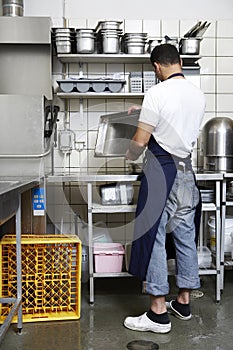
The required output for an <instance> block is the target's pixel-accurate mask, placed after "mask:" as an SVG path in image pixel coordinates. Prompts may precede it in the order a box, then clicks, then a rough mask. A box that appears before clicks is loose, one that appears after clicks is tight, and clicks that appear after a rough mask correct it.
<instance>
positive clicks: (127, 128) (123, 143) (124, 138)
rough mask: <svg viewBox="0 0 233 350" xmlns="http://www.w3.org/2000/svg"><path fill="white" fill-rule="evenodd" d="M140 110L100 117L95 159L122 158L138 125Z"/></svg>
mask: <svg viewBox="0 0 233 350" xmlns="http://www.w3.org/2000/svg"><path fill="white" fill-rule="evenodd" d="M139 113H140V110H136V111H134V112H132V113H131V114H128V113H127V112H121V113H112V114H106V115H102V116H101V117H100V122H99V127H98V134H97V139H96V146H95V157H124V156H125V153H126V151H127V149H128V147H129V143H130V140H131V139H132V137H133V135H134V133H135V131H136V128H137V123H138V117H139Z"/></svg>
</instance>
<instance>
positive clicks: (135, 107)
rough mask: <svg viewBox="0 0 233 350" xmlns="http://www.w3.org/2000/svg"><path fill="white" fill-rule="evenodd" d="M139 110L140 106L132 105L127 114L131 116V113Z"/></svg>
mask: <svg viewBox="0 0 233 350" xmlns="http://www.w3.org/2000/svg"><path fill="white" fill-rule="evenodd" d="M141 108H142V106H138V105H133V106H131V107H129V109H128V114H131V113H132V112H133V111H137V110H139V109H141Z"/></svg>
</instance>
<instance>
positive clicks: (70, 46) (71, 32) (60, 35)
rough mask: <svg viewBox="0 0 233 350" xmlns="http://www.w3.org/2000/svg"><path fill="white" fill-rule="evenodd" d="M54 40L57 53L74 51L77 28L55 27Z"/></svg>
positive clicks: (53, 31)
mask: <svg viewBox="0 0 233 350" xmlns="http://www.w3.org/2000/svg"><path fill="white" fill-rule="evenodd" d="M52 40H53V42H54V47H55V50H56V52H57V53H72V52H74V44H75V29H74V28H53V30H52Z"/></svg>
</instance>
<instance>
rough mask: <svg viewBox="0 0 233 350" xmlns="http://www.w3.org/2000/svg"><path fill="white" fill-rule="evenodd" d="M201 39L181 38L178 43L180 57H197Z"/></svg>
mask: <svg viewBox="0 0 233 350" xmlns="http://www.w3.org/2000/svg"><path fill="white" fill-rule="evenodd" d="M201 40H202V39H201V38H183V39H180V42H179V51H180V53H181V54H182V55H199V52H200V42H201Z"/></svg>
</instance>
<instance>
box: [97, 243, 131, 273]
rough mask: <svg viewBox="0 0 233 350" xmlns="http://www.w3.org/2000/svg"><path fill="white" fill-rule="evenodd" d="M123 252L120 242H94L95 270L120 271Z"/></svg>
mask: <svg viewBox="0 0 233 350" xmlns="http://www.w3.org/2000/svg"><path fill="white" fill-rule="evenodd" d="M124 254H125V250H124V247H123V246H122V244H120V243H94V256H95V272H121V271H122V265H123V256H124Z"/></svg>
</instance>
